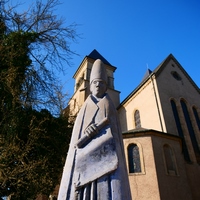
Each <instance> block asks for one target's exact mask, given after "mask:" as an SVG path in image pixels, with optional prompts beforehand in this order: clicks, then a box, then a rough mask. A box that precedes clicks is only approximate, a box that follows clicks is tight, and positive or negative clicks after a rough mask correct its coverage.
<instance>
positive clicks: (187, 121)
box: [181, 100, 200, 163]
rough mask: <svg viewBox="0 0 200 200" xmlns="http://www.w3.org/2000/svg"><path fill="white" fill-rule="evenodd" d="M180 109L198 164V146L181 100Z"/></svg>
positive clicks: (199, 156) (199, 161)
mask: <svg viewBox="0 0 200 200" xmlns="http://www.w3.org/2000/svg"><path fill="white" fill-rule="evenodd" d="M181 107H182V110H183V114H184V117H185V122H186V124H187V128H188V132H189V134H190V138H191V141H192V146H193V149H194V152H195V155H196V159H197V162H198V163H200V150H199V146H198V143H197V139H196V135H195V132H194V129H193V127H192V122H191V119H190V115H189V112H188V109H187V105H186V103H185V102H184V101H183V100H181Z"/></svg>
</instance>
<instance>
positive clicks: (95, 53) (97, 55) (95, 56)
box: [86, 49, 112, 66]
mask: <svg viewBox="0 0 200 200" xmlns="http://www.w3.org/2000/svg"><path fill="white" fill-rule="evenodd" d="M86 57H89V58H92V59H94V60H96V59H100V60H101V61H102V62H103V63H104V64H106V65H111V64H110V63H109V62H108V61H107V60H106V59H105V58H104V57H103V56H102V55H101V54H100V53H99V52H98V51H97V50H96V49H94V50H93V51H92V52H91V53H90V54H89V55H87V56H86ZM111 66H112V65H111Z"/></svg>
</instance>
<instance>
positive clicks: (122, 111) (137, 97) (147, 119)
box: [118, 80, 162, 132]
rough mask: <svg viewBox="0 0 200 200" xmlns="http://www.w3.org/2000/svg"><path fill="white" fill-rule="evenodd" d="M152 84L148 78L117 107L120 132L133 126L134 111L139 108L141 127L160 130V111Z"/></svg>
mask: <svg viewBox="0 0 200 200" xmlns="http://www.w3.org/2000/svg"><path fill="white" fill-rule="evenodd" d="M155 95H156V94H155V90H154V85H153V83H152V80H148V82H146V83H145V84H144V85H143V86H142V87H141V88H140V89H139V90H138V91H137V92H136V93H135V94H134V95H133V96H132V97H131V98H130V99H129V100H128V101H127V102H126V103H124V104H123V106H121V107H120V108H119V109H118V113H119V118H120V123H121V128H122V132H124V131H127V130H131V129H134V128H135V124H134V112H135V111H136V110H139V112H140V120H141V127H142V128H147V129H154V130H158V131H162V126H161V119H160V116H159V112H161V110H160V108H159V105H157V102H156V98H158V96H155Z"/></svg>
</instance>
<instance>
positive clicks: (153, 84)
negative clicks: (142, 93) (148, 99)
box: [150, 74, 164, 132]
mask: <svg viewBox="0 0 200 200" xmlns="http://www.w3.org/2000/svg"><path fill="white" fill-rule="evenodd" d="M153 75H154V74H151V75H150V78H151V81H152V85H153V91H154V96H155V100H156V106H157V110H158V116H159V120H160V126H161V130H162V132H164V130H163V125H162V120H161V114H160V109H159V106H158V98H157V95H156V89H155V85H154V82H153V78H152V76H153Z"/></svg>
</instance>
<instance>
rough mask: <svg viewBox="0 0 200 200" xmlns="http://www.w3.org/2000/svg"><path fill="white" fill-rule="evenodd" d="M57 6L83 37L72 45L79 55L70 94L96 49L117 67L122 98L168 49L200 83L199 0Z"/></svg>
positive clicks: (76, 1) (79, 1) (76, 0)
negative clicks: (85, 61) (77, 73)
mask: <svg viewBox="0 0 200 200" xmlns="http://www.w3.org/2000/svg"><path fill="white" fill-rule="evenodd" d="M58 8H59V10H58V11H59V14H60V15H62V16H63V17H65V18H66V22H67V23H73V22H75V23H77V24H78V25H79V26H78V27H77V32H78V33H79V34H81V37H82V38H81V39H78V43H76V44H72V46H71V47H72V49H73V50H75V51H76V52H77V53H78V54H80V56H74V57H73V60H72V61H73V63H74V66H73V67H72V68H70V69H69V68H68V69H69V71H68V72H67V73H66V75H65V77H64V79H65V81H66V89H67V90H68V92H69V93H70V94H73V85H74V81H73V80H72V78H71V77H72V76H73V74H74V72H75V71H76V69H77V67H78V66H79V64H80V63H81V61H82V59H83V58H84V57H85V56H86V55H88V54H89V53H90V52H91V51H92V50H93V49H96V50H97V51H99V53H101V54H102V55H103V56H104V57H105V58H106V59H107V60H108V61H109V62H110V63H111V64H112V65H114V66H116V67H117V70H116V72H115V89H117V90H119V91H121V98H120V99H121V100H123V99H124V98H125V97H126V96H127V95H128V94H129V93H130V92H131V91H132V90H133V89H134V88H135V87H136V86H137V85H138V84H139V83H140V81H141V80H142V78H143V76H144V74H145V72H146V70H147V67H148V68H149V69H151V70H153V69H155V68H156V67H157V66H158V65H159V64H160V63H161V62H162V61H163V60H164V59H165V58H166V57H167V56H168V55H169V54H170V53H172V54H173V55H174V56H175V58H176V59H177V60H178V61H179V62H180V64H181V65H182V66H183V67H184V69H185V70H186V71H187V72H188V74H189V75H190V76H191V78H192V79H193V80H194V81H195V82H196V84H197V85H198V86H199V87H200V78H199V76H200V1H199V0H162V1H161V0H152V1H149V0H123V1H122V0H99V1H97V0H96V1H94V0H65V1H64V3H63V4H62V6H59V7H58Z"/></svg>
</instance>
